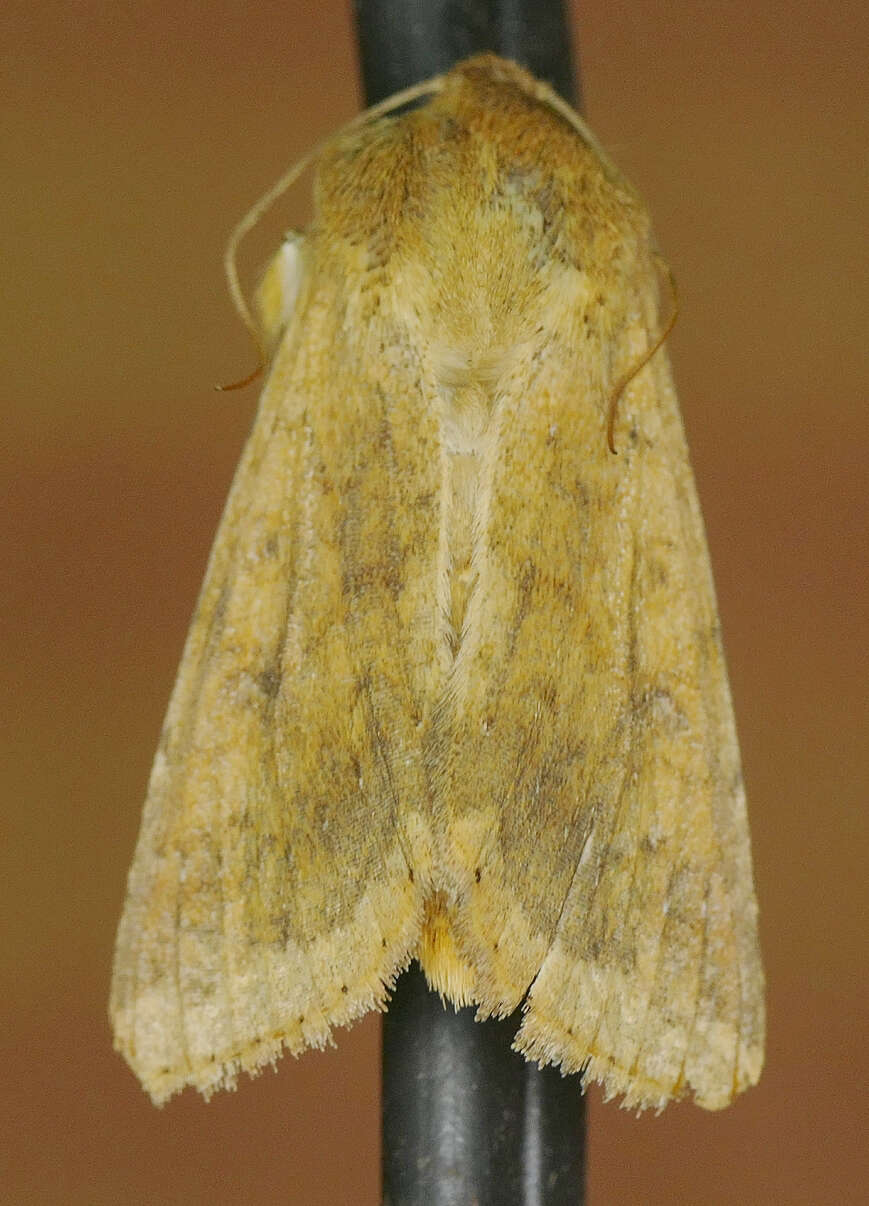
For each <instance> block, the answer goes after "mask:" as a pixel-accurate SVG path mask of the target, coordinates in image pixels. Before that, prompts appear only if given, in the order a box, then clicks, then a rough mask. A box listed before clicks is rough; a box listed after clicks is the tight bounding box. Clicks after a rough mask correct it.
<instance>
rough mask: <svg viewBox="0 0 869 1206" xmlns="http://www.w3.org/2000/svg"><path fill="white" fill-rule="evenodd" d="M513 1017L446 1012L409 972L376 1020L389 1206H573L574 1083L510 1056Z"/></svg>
mask: <svg viewBox="0 0 869 1206" xmlns="http://www.w3.org/2000/svg"><path fill="white" fill-rule="evenodd" d="M519 1021H520V1018H519V1016H518V1012H517V1014H514V1015H513V1017H510V1018H505V1019H504V1020H503V1021H497V1020H494V1019H490V1020H489V1021H487V1022H475V1021H474V1010H473V1008H468V1009H460V1010H459V1011H458V1012H456V1011H454V1010H453V1008H452V1007H451V1006H448V1007H447V1008H444V1006H443V1004H442V1002H441V1000H440V998H439V997H438V996H437V995H436V994H435V993H433V992H430V991H429V988H428V985H427V984H426V981H425V976H424V975H423V974H422V972H421V971H420V970H419V968H418V967H417V965H416V964H415V963H414V964H413V965H412V966H411V967H410V968H409V970H408V971H406V972H405V973H404V975H403V976H402V977H401V979H400V980H399V981H398V984H397V985H396V989H395V995H394V996H393V998H392V1001H391V1002H390V1005H389V1010H388V1011H387V1013H386V1015H385V1016H384V1019H383V1182H384V1199H383V1200H384V1203H385V1204H387V1206H471V1204H472V1203H473V1204H475V1206H579V1203H581V1202H582V1195H583V1169H584V1163H585V1161H584V1156H585V1151H584V1126H583V1122H584V1119H583V1097H582V1094H581V1091H580V1085H579V1077H578V1076H561V1075H560V1073H559V1072H558V1071H557V1070H556V1069H555V1068H538V1067H537V1065H536V1064H530V1063H528V1062H527V1061H526V1060H525V1059H523V1057H522V1056H521V1055H518V1054H517V1053H516V1052H515V1051H512V1050H511V1049H510V1044H511V1042H512V1041H513V1036H514V1035H515V1033H516V1029H517V1027H518V1024H519Z"/></svg>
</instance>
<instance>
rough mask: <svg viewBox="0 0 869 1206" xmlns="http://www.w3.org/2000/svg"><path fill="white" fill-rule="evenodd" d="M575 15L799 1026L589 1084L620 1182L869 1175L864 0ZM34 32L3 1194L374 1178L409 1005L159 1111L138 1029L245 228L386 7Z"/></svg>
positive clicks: (317, 1195)
mask: <svg viewBox="0 0 869 1206" xmlns="http://www.w3.org/2000/svg"><path fill="white" fill-rule="evenodd" d="M574 29H575V32H576V35H577V38H578V41H579V43H580V46H581V58H582V68H583V86H584V91H585V98H586V112H587V115H588V118H589V120H590V122H591V124H592V125H593V127H594V128H595V130H596V131H597V133H598V135H599V136H600V138H601V139H602V141H603V142H604V143H605V144H606V145H607V146H608V147H609V148H610V149H611V151H612V153H613V154H614V156H615V158H616V159H617V160H618V161H619V162H620V163H621V165H622V166H623V167H624V169H625V170H626V172H627V174H628V175H629V176H630V177H631V178H632V179H633V180H634V182H635V183H636V184H637V185H638V186H639V187H640V189H641V191H642V192H643V193H644V195H645V196H646V199H647V200H648V202H649V204H650V206H651V208H652V211H653V213H654V215H655V218H656V225H657V232H658V236H659V241H660V243H661V246H662V247H663V248H664V249H665V251H666V253H667V255H668V257H669V259H670V261H671V263H672V265H673V267H674V270H675V272H676V276H677V278H678V280H679V282H680V290H681V297H682V313H681V318H680V321H679V324H678V327H677V330H676V333H675V335H674V336H673V338H672V341H671V346H672V354H673V357H674V360H675V366H676V373H677V378H678V381H679V385H680V388H681V395H682V399H683V409H684V414H685V420H686V424H687V427H688V432H689V438H690V441H691V445H692V449H693V456H694V462H695V466H696V472H697V478H698V483H699V488H700V494H701V497H702V500H703V504H704V509H705V514H706V520H707V524H708V530H709V540H710V545H711V548H712V557H713V563H714V566H715V570H716V576H717V582H718V590H719V596H720V605H721V613H722V618H723V622H724V628H725V633H726V636H727V643H728V650H729V658H730V667H731V674H732V681H733V689H734V694H735V697H736V705H737V712H738V717H739V722H740V729H741V734H742V742H743V751H744V757H745V764H746V779H747V782H748V785H749V790H750V805H751V819H752V826H753V836H754V850H755V860H756V874H757V881H758V891H759V896H760V901H761V909H762V924H763V929H762V936H763V942H764V949H765V954H766V961H767V969H768V978H769V1016H770V1024H769V1046H768V1058H767V1068H766V1071H765V1073H764V1077H763V1080H762V1082H761V1084H760V1086H759V1087H758V1088H757V1089H755V1090H754V1091H752V1092H750V1093H748V1094H747V1095H746V1096H745V1097H744V1098H743V1099H741V1100H740V1101H739V1102H738V1103H737V1104H736V1105H735V1106H734V1107H732V1108H731V1109H730V1110H728V1111H726V1112H725V1113H723V1114H718V1115H710V1114H705V1113H703V1112H702V1111H700V1110H698V1109H696V1108H695V1107H693V1106H690V1105H684V1106H676V1107H670V1108H669V1109H668V1110H667V1112H666V1114H664V1115H663V1116H662V1117H660V1118H654V1117H648V1116H644V1117H642V1118H641V1119H639V1120H637V1119H635V1118H633V1117H631V1116H630V1115H628V1114H626V1113H624V1112H622V1111H620V1110H618V1109H617V1108H616V1107H615V1106H614V1105H608V1106H604V1105H603V1104H602V1103H601V1100H600V1096H599V1093H598V1092H597V1091H596V1090H592V1091H591V1092H590V1093H589V1100H590V1200H591V1202H592V1203H594V1204H599V1203H633V1202H640V1203H715V1204H718V1203H722V1204H723V1203H803V1202H806V1203H833V1202H835V1203H852V1202H853V1203H857V1202H864V1201H869V1187H867V1186H869V1180H867V1172H869V1170H867V1165H866V1163H865V1149H864V1145H865V1143H866V1130H867V1105H866V1094H865V1085H864V1082H865V1080H866V1076H867V1072H869V1051H867V1039H869V1034H867V1025H866V1022H867V1013H866V999H867V976H866V930H867V908H866V905H867V893H866V871H865V867H866V861H867V854H869V850H867V843H866V838H867V828H869V825H867V810H866V783H867V770H869V748H867V720H869V717H867V682H866V678H867V674H866V671H867V664H866V663H867V659H866V643H867V639H869V624H867V591H866V574H867V564H869V561H867V552H869V550H867V506H866V497H867V484H869V483H867V471H866V463H867V452H869V446H867V435H869V430H867V356H866V324H867V273H866V267H867V265H866V230H865V218H866V201H867V190H866V147H867V141H869V140H867V135H869V129H867V112H869V92H867V88H866V80H865V49H866V45H867V35H869V19H867V8H866V5H865V4H864V3H862V2H860V3H857V2H855V3H848V2H846V0H802V2H800V0H793V2H792V3H790V4H788V3H781V2H779V3H774V2H773V3H763V4H759V5H757V6H755V5H749V4H739V3H733V4H731V5H698V4H694V3H690V2H689V0H668V2H666V3H663V4H657V5H649V4H636V3H635V4H629V3H626V2H625V0H616V2H612V0H611V2H610V3H603V0H586V2H584V3H583V4H582V5H581V6H580V7H577V8H576V9H575V10H574ZM0 51H2V72H3V83H2V96H3V100H2V118H0V120H2V124H3V125H4V127H5V133H4V135H3V143H4V147H5V155H6V163H5V166H4V167H3V169H2V175H3V187H2V202H0V204H2V206H3V207H4V213H3V234H2V256H3V261H4V267H3V270H2V280H3V296H4V302H3V307H2V321H3V324H4V327H5V330H4V332H3V347H4V362H5V367H4V369H3V374H2V389H3V392H4V394H5V402H6V405H5V411H4V414H3V419H2V469H0V485H2V511H0V525H2V543H3V554H2V575H3V577H2V582H3V587H2V604H0V623H2V625H3V639H2V671H0V673H2V675H3V678H4V680H5V682H4V684H3V700H4V703H3V706H2V717H0V723H2V743H3V744H2V773H3V786H2V792H3V795H2V824H3V837H2V846H0V849H2V860H3V867H2V878H0V893H2V896H0V918H2V922H0V924H2V928H3V937H2V966H3V973H4V981H3V986H2V1006H0V1010H2V1015H3V1026H2V1044H3V1046H2V1067H3V1088H2V1090H0V1098H2V1115H0V1160H2V1167H0V1200H2V1201H3V1202H10V1203H67V1202H68V1203H82V1204H102V1203H131V1204H137V1203H149V1204H150V1203H206V1202H207V1203H236V1202H245V1203H272V1202H293V1203H303V1204H306V1206H308V1204H310V1206H320V1204H324V1206H325V1204H327V1203H328V1204H335V1203H339V1204H340V1203H354V1204H355V1203H359V1204H360V1206H369V1204H374V1203H375V1202H376V1201H377V1197H378V1159H379V1156H378V1093H379V1089H378V1044H379V1025H378V1021H377V1019H368V1020H366V1022H364V1023H363V1024H362V1025H360V1026H358V1027H357V1028H356V1029H355V1030H353V1031H350V1032H348V1033H346V1034H343V1035H342V1036H341V1039H340V1043H339V1045H338V1048H337V1050H335V1051H330V1052H328V1053H326V1054H317V1053H315V1054H310V1055H308V1056H306V1057H305V1058H303V1059H301V1060H299V1061H297V1062H296V1061H293V1060H292V1059H290V1058H285V1059H284V1061H283V1062H282V1063H281V1065H280V1067H279V1070H278V1072H279V1074H278V1075H277V1076H275V1075H273V1074H271V1073H267V1074H265V1075H264V1076H262V1077H261V1078H259V1079H258V1080H255V1081H249V1080H245V1081H244V1082H243V1083H242V1084H241V1086H240V1088H239V1090H238V1092H237V1093H235V1094H223V1095H220V1096H218V1097H217V1098H215V1099H214V1100H213V1101H212V1102H211V1104H210V1105H207V1106H206V1105H204V1104H203V1103H202V1102H201V1101H200V1100H199V1099H198V1098H197V1097H195V1096H194V1095H193V1094H192V1093H187V1094H185V1095H183V1096H182V1097H181V1098H180V1099H177V1100H175V1101H173V1102H172V1103H171V1104H170V1105H169V1106H168V1107H167V1108H165V1109H164V1110H162V1111H157V1110H155V1109H154V1108H153V1107H152V1106H151V1105H150V1103H149V1102H148V1100H147V1099H146V1098H145V1097H144V1095H143V1093H142V1092H141V1090H140V1089H139V1087H138V1085H137V1084H136V1082H135V1081H134V1079H133V1077H132V1075H131V1074H130V1073H129V1072H128V1070H127V1069H126V1067H125V1065H124V1064H123V1063H122V1062H121V1060H120V1059H119V1058H118V1057H117V1056H115V1055H114V1054H113V1052H112V1048H111V1038H110V1035H109V1031H108V1026H107V1022H106V998H107V994H108V981H109V969H110V960H111V950H112V943H113V939H114V928H115V924H116V920H117V916H118V913H119V910H120V906H121V900H122V895H123V890H124V881H125V876H126V872H127V865H128V862H129V859H130V856H131V854H132V850H133V843H134V840H135V835H136V831H137V827H138V823H139V810H140V806H141V801H142V797H143V793H144V787H145V782H146V776H147V774H148V769H149V765H150V761H151V757H152V753H153V750H154V746H155V743H156V739H157V735H158V732H159V728H160V724H161V720H162V715H163V710H164V707H165V704H166V701H167V698H168V694H169V690H170V687H171V684H172V681H173V677H174V673H175V667H176V664H177V659H178V656H179V653H180V650H181V644H182V640H183V637H184V634H185V631H186V627H187V623H188V620H189V617H190V613H191V609H192V606H193V602H194V598H195V595H196V592H197V589H198V586H199V581H200V578H201V575H202V571H203V568H204V564H205V559H206V555H207V552H208V548H209V545H210V542H211V538H212V535H213V532H214V528H215V525H216V522H217V518H218V515H219V512H220V509H221V506H222V503H223V500H224V497H225V495H226V491H227V487H228V485H229V481H230V476H231V473H232V470H233V467H234V464H235V462H236V459H237V457H238V454H239V451H240V449H241V445H242V442H243V440H244V437H245V434H246V432H247V429H248V427H249V424H250V421H251V417H252V414H253V410H254V407H255V403H256V388H253V389H251V390H248V391H246V392H244V393H241V394H238V393H236V394H222V395H221V394H215V393H214V392H213V390H212V388H211V387H212V384H213V383H214V382H216V381H226V380H233V379H235V378H237V377H239V376H240V375H242V374H243V373H244V372H246V371H247V370H248V368H249V367H250V364H251V356H252V353H251V348H250V346H249V343H248V341H247V339H246V336H245V334H244V332H243V330H242V329H241V327H240V325H239V323H238V322H237V320H236V318H235V316H234V314H233V312H232V310H231V309H230V306H229V303H228V301H227V298H226V293H225V289H224V285H223V281H222V276H221V268H220V256H221V253H222V249H223V245H224V241H225V238H226V234H227V231H228V229H229V228H230V226H231V225H232V224H233V222H234V221H235V220H236V218H237V217H238V216H239V215H240V214H241V213H242V212H243V211H244V210H245V209H246V207H247V206H248V205H249V204H250V203H251V202H252V201H253V200H254V199H255V198H256V197H257V196H258V195H259V193H260V192H261V191H262V190H263V189H264V188H265V187H266V186H267V185H268V184H270V183H271V181H272V180H273V179H274V178H275V177H276V176H277V175H278V174H279V173H280V171H281V170H282V168H283V167H284V166H285V165H286V164H287V163H288V162H289V161H291V160H292V159H293V158H294V157H295V156H297V155H298V154H299V153H300V152H302V151H303V150H305V149H306V148H308V147H310V146H311V144H312V143H313V142H314V141H315V140H316V139H317V138H318V137H320V136H321V135H323V134H324V133H326V132H327V131H329V130H331V129H333V128H334V127H335V126H336V125H337V124H339V123H341V122H342V121H343V120H345V119H346V118H347V117H349V116H350V115H352V114H353V113H354V112H355V111H356V110H357V108H358V105H359V87H358V83H357V74H356V63H355V55H354V46H353V36H352V28H351V23H350V15H349V5H348V4H346V3H345V2H344V0H318V3H317V4H316V5H309V4H308V3H306V2H305V3H303V2H302V0H283V3H280V4H279V3H274V2H271V0H265V2H263V3H260V4H254V5H251V4H242V3H231V2H230V0H212V2H211V3H209V4H200V3H193V2H192V0H186V2H180V0H179V2H168V3H165V4H163V5H159V6H158V5H152V4H144V3H117V2H116V3H108V0H102V2H97V3H86V2H84V0H82V2H73V3H70V0H66V2H64V3H58V2H57V0H50V2H43V3H41V4H38V5H34V6H31V5H30V4H27V5H24V4H19V3H17V0H16V2H15V3H10V2H9V0H7V2H6V4H5V5H4V7H3V11H2V14H0ZM304 198H305V189H304V188H302V189H300V190H298V191H297V192H294V194H293V196H292V197H291V198H290V199H288V201H287V203H286V206H285V207H284V210H283V213H282V216H281V218H280V219H278V220H276V222H275V223H273V224H272V225H271V226H267V229H266V232H265V233H264V234H262V235H261V236H258V237H257V238H253V239H252V240H251V246H250V247H248V248H247V252H246V256H247V259H246V262H247V263H248V264H249V265H255V264H257V263H258V262H259V261H260V260H261V259H262V258H263V256H264V255H265V254H266V253H267V251H268V249H269V247H270V246H271V244H272V242H273V240H274V237H275V233H276V231H277V230H279V229H280V228H281V226H282V225H284V224H292V223H295V224H299V223H301V222H303V221H304V219H305V208H304V204H305V203H304ZM861 1149H864V1150H863V1151H862V1152H861ZM861 1160H862V1161H863V1163H862V1166H861Z"/></svg>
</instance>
